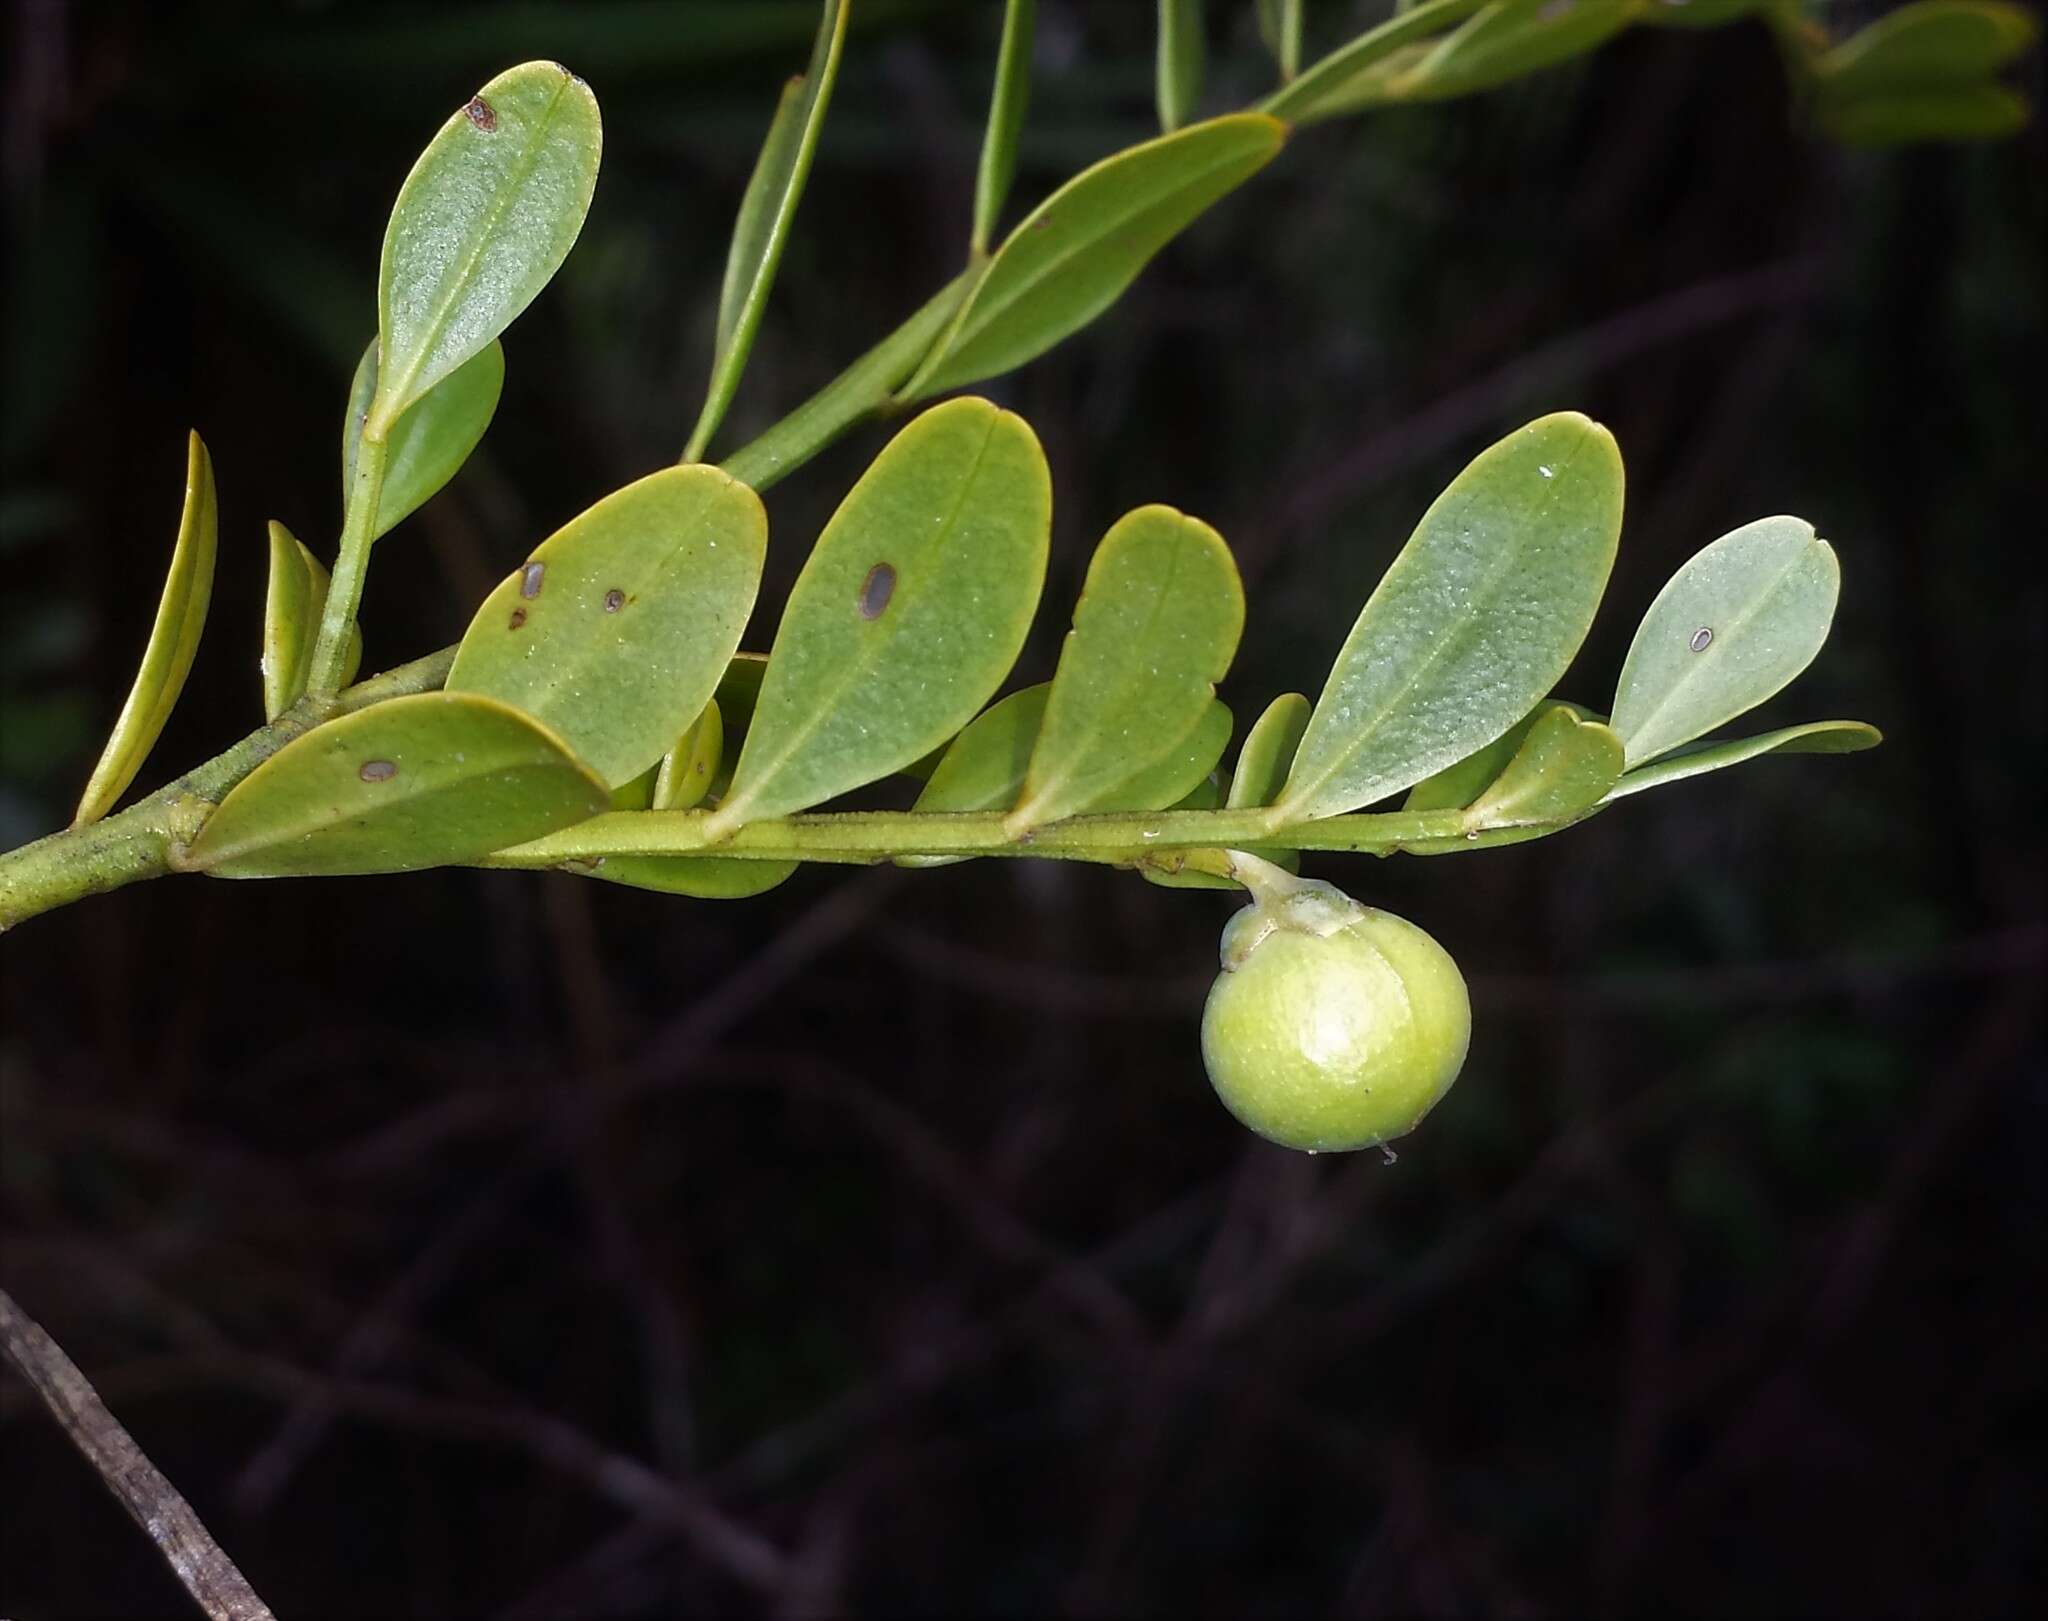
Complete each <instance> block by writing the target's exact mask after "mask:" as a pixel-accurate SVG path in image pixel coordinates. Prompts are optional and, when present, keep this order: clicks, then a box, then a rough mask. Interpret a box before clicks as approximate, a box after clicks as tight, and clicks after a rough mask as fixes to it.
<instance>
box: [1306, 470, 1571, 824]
mask: <svg viewBox="0 0 2048 1621" xmlns="http://www.w3.org/2000/svg"><path fill="white" fill-rule="evenodd" d="M1586 442H1587V440H1586V436H1585V435H1583V434H1582V435H1580V436H1579V442H1578V443H1577V444H1575V445H1574V446H1572V448H1571V449H1570V450H1569V451H1567V452H1565V453H1564V455H1562V456H1561V457H1559V459H1558V464H1557V469H1556V473H1557V476H1556V477H1555V478H1554V479H1552V480H1551V485H1550V491H1549V494H1548V496H1547V497H1546V498H1545V500H1544V502H1543V504H1542V505H1541V506H1539V507H1538V508H1537V511H1536V517H1537V518H1538V519H1540V518H1541V517H1542V515H1543V514H1545V513H1547V512H1548V511H1549V509H1550V507H1551V506H1553V505H1554V504H1555V503H1556V502H1557V500H1558V499H1559V498H1560V497H1561V496H1562V495H1563V494H1564V489H1563V484H1564V477H1565V472H1566V470H1567V469H1568V468H1569V467H1570V466H1571V464H1572V463H1573V462H1574V461H1575V460H1577V458H1578V456H1579V454H1580V452H1581V451H1583V450H1584V449H1585V448H1586ZM1532 527H1533V525H1532ZM1520 555H1521V549H1520V548H1519V547H1515V546H1506V547H1503V548H1502V549H1501V557H1500V559H1499V560H1498V561H1497V562H1496V563H1495V564H1494V566H1493V567H1492V568H1491V569H1490V570H1488V572H1487V577H1486V598H1485V600H1486V601H1487V602H1488V603H1489V604H1490V603H1491V602H1492V601H1493V599H1494V595H1495V592H1496V589H1497V587H1498V586H1499V584H1500V581H1501V578H1502V576H1503V575H1505V574H1506V573H1507V572H1508V571H1509V569H1510V568H1511V567H1512V565H1513V563H1514V561H1515V559H1516V558H1518V557H1519V556H1520ZM1393 566H1394V567H1399V566H1400V559H1399V558H1398V557H1397V558H1396V559H1395V560H1394V564H1393ZM1469 626H1470V621H1469V620H1468V628H1469ZM1465 639H1466V638H1462V637H1447V638H1439V639H1438V640H1437V642H1436V645H1435V646H1433V647H1432V648H1430V650H1429V651H1428V652H1427V653H1425V654H1424V655H1423V656H1422V658H1421V659H1420V660H1419V661H1418V662H1417V663H1416V665H1415V667H1414V669H1413V670H1412V671H1411V672H1410V674H1409V676H1408V679H1407V680H1405V681H1403V682H1401V683H1400V684H1399V685H1398V686H1397V687H1395V688H1394V689H1393V690H1392V691H1391V692H1390V693H1389V694H1388V696H1387V700H1386V702H1385V703H1383V704H1381V705H1380V706H1379V708H1378V709H1376V710H1374V711H1373V715H1372V718H1371V720H1369V721H1368V722H1367V723H1366V724H1365V725H1364V726H1362V727H1360V728H1359V729H1358V731H1357V732H1355V733H1354V734H1353V735H1354V738H1355V739H1356V741H1355V742H1354V744H1353V746H1352V748H1351V749H1350V750H1349V751H1348V752H1347V753H1344V754H1340V755H1338V756H1337V757H1336V759H1334V760H1332V761H1331V763H1330V764H1329V766H1328V767H1327V768H1326V769H1325V770H1324V771H1323V772H1322V773H1321V775H1319V776H1318V777H1316V778H1315V780H1314V782H1313V784H1312V785H1304V790H1303V792H1302V793H1300V794H1294V793H1289V792H1287V791H1285V790H1283V791H1282V793H1281V796H1280V798H1279V799H1278V800H1277V801H1276V802H1275V803H1274V806H1273V809H1275V810H1276V811H1277V810H1281V809H1283V808H1284V807H1286V806H1288V805H1289V804H1293V803H1299V802H1300V801H1301V800H1303V799H1306V798H1308V797H1309V795H1310V794H1311V793H1313V792H1319V791H1320V790H1321V789H1323V788H1324V787H1325V786H1327V785H1328V783H1329V781H1330V779H1331V778H1332V777H1334V776H1336V775H1337V772H1338V770H1339V768H1340V767H1341V766H1342V765H1343V764H1344V762H1345V761H1346V760H1347V759H1355V758H1356V757H1357V755H1358V753H1359V751H1360V750H1361V749H1362V748H1363V747H1364V745H1365V744H1366V743H1367V742H1369V741H1370V740H1371V738H1372V735H1373V733H1374V732H1375V731H1377V730H1378V728H1379V726H1380V724H1381V723H1382V722H1383V721H1385V720H1386V718H1387V716H1388V715H1389V714H1390V713H1392V711H1393V709H1394V707H1395V706H1396V705H1397V704H1399V703H1400V702H1401V700H1402V699H1404V698H1406V697H1407V696H1408V694H1409V693H1411V692H1413V691H1414V690H1415V688H1416V686H1417V685H1418V684H1419V683H1420V682H1421V681H1422V679H1423V678H1424V677H1425V676H1427V675H1428V674H1429V673H1430V672H1431V671H1432V670H1434V669H1435V668H1436V667H1437V665H1438V664H1440V663H1441V662H1442V661H1443V660H1444V659H1445V658H1447V657H1449V656H1450V652H1451V644H1452V643H1453V642H1456V641H1463V640H1465ZM1324 691H1325V694H1326V695H1327V692H1328V688H1325V689H1324ZM1539 696H1540V694H1539ZM1316 707H1317V708H1318V709H1320V708H1321V707H1322V704H1321V701H1320V700H1318V702H1317V705H1316ZM1509 724H1510V725H1512V724H1513V723H1512V722H1510V723H1509ZM1309 726H1310V728H1311V729H1313V728H1314V726H1315V717H1314V715H1311V716H1310V717H1309ZM1307 743H1308V734H1307V733H1303V735H1302V745H1303V746H1304V747H1305V746H1306V745H1307ZM1477 746H1478V747H1482V748H1483V747H1484V746H1485V745H1484V744H1479V745H1477ZM1295 758H1296V759H1299V758H1300V753H1299V751H1298V750H1297V751H1296V755H1295ZM1368 780H1370V779H1368ZM1398 787H1399V784H1392V785H1389V786H1388V787H1386V788H1384V789H1383V790H1382V792H1385V793H1393V792H1395V790H1396V789H1397V788H1398ZM1378 797H1379V796H1378V795H1377V794H1375V795H1373V796H1372V798H1378ZM1371 802H1372V799H1371V798H1369V799H1366V800H1363V801H1361V803H1364V804H1370V803H1371ZM1328 814H1332V815H1334V814H1336V813H1335V812H1330V813H1328Z"/></svg>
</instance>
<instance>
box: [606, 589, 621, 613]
mask: <svg viewBox="0 0 2048 1621" xmlns="http://www.w3.org/2000/svg"><path fill="white" fill-rule="evenodd" d="M625 605H626V593H625V592H623V591H621V590H619V589H618V588H617V587H616V586H614V587H613V588H612V589H611V590H609V591H607V592H606V593H605V594H604V611H605V612H606V613H608V614H615V613H617V612H618V611H619V610H620V609H621V608H623V607H625Z"/></svg>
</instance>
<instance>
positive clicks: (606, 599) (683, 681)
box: [448, 466, 768, 785]
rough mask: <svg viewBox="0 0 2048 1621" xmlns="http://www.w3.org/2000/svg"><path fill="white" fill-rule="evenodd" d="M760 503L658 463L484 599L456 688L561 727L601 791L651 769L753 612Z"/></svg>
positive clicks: (763, 545)
mask: <svg viewBox="0 0 2048 1621" xmlns="http://www.w3.org/2000/svg"><path fill="white" fill-rule="evenodd" d="M767 544H768V520H767V517H766V515H765V514H764V513H763V512H762V510H761V500H760V497H759V496H757V495H755V494H754V492H753V491H752V490H750V489H748V488H747V486H746V485H744V484H742V483H740V482H739V481H738V480H737V479H734V478H731V477H729V476H728V475H726V474H725V473H722V472H720V471H719V470H718V469H717V468H715V467H704V466H688V467H668V468H664V469H662V470H661V471H660V472H658V473H650V474H649V475H648V476H647V477H646V478H643V479H639V480H637V481H635V482H634V483H632V484H628V485H627V486H626V487H625V488H624V489H622V490H615V491H614V492H613V493H612V494H610V495H608V496H606V497H605V498H604V499H603V500H601V501H599V502H598V503H597V504H596V505H595V506H593V507H591V508H590V509H589V510H588V511H586V512H584V513H582V514H581V515H580V516H578V517H576V518H572V519H571V520H570V521H569V522H568V523H567V524H565V525H563V527H562V528H561V529H559V530H557V531H556V532H555V533H554V534H553V535H552V536H550V537H549V538H548V539H547V540H546V541H544V542H542V544H541V545H540V546H539V547H537V548H536V549H535V550H534V552H533V554H532V556H531V557H529V558H528V559H527V561H526V562H525V563H524V564H522V565H521V566H520V567H519V568H517V569H515V570H513V572H512V573H511V574H510V575H509V576H508V577H507V578H506V579H505V581H504V583H503V584H501V585H500V586H499V587H498V588H497V589H496V590H495V591H493V592H492V593H491V594H490V595H489V596H488V597H486V598H485V599H484V605H483V607H482V608H481V609H479V610H478V612H477V616H476V618H475V619H474V620H473V621H472V622H471V624H470V627H469V630H468V633H467V634H466V635H464V637H463V638H462V646H461V648H460V650H459V651H458V652H457V653H456V655H455V667H454V669H453V670H452V671H450V672H449V676H448V688H449V690H450V691H452V692H478V693H483V694H485V695H487V696H489V697H493V698H497V699H499V700H501V701H502V702H505V703H509V704H512V705H514V706H515V707H517V708H519V709H523V710H525V711H526V712H527V713H528V714H530V715H533V716H536V717H537V718H539V719H540V720H542V721H544V722H545V723H546V724H548V725H549V726H551V727H553V728H555V729H556V730H557V731H559V732H560V733H561V734H562V736H563V737H564V738H566V739H567V740H568V742H569V745H570V747H571V748H573V749H574V750H575V751H576V752H577V754H578V755H579V756H580V757H581V758H583V759H584V760H585V761H587V762H588V763H589V765H590V766H591V768H592V769H593V770H595V771H596V772H597V773H598V775H599V776H601V777H603V778H604V779H605V781H606V782H608V783H611V784H614V785H616V784H618V783H622V782H627V781H630V780H631V779H632V778H634V777H637V776H638V775H639V774H640V773H641V772H643V771H645V770H646V769H647V768H648V767H649V766H651V765H653V764H654V763H655V762H656V761H657V760H659V759H660V758H661V756H662V754H663V753H664V752H665V751H666V750H667V749H668V748H669V747H670V746H671V745H672V744H674V742H675V740H676V738H677V737H678V736H680V735H681V733H682V731H683V728H684V727H686V726H688V725H689V724H690V722H691V721H692V720H694V719H695V718H696V717H697V716H698V715H699V714H700V713H702V711H703V708H704V705H705V704H706V703H708V702H709V701H710V699H711V696H712V694H713V692H714V691H715V690H716V689H717V687H718V683H719V681H720V680H721V678H723V677H724V675H725V674H726V669H727V665H728V664H729V662H730V661H731V659H732V656H733V653H734V650H735V649H736V648H737V647H738V646H739V640H740V632H741V631H742V630H743V629H744V628H745V626H746V622H747V616H748V615H749V614H750V613H751V612H752V611H753V607H754V595H755V592H756V591H757V590H758V589H759V587H760V583H761V564H762V559H763V557H764V555H765V553H766V550H767Z"/></svg>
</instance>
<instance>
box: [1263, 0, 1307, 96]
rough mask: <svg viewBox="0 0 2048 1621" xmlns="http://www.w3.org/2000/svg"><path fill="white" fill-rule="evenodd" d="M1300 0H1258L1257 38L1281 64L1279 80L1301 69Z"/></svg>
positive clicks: (1284, 80)
mask: <svg viewBox="0 0 2048 1621" xmlns="http://www.w3.org/2000/svg"><path fill="white" fill-rule="evenodd" d="M1302 4H1303V0H1259V38H1260V39H1261V40H1262V41H1263V42H1264V43H1265V47H1266V49H1267V50H1269V51H1271V52H1272V53H1273V60H1274V61H1275V62H1277V63H1278V64H1279V65H1280V82H1281V83H1282V84H1287V83H1289V82H1290V81H1292V80H1293V78H1294V76H1295V75H1296V74H1298V73H1299V72H1301V22H1302V18H1301V8H1302Z"/></svg>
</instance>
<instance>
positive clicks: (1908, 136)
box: [1815, 84, 2027, 146]
mask: <svg viewBox="0 0 2048 1621" xmlns="http://www.w3.org/2000/svg"><path fill="white" fill-rule="evenodd" d="M1815 116H1816V117H1817V118H1818V119H1819V121H1820V125H1821V127H1822V128H1823V129H1824V130H1826V132H1827V133H1828V135H1829V137H1830V138H1831V139H1833V140H1836V141H1839V142H1841V143H1842V144H1843V145H1844V146H1905V145H1909V144H1911V143H1913V142H1917V141H1995V140H1998V139H2000V138H2001V137H2003V136H2006V135H2011V134H2012V133H2014V132H2015V131H2016V130H2021V129H2024V128H2025V127H2026V123H2027V103H2026V98H2025V97H2023V96H2020V95H2018V94H2016V93H2015V92H2013V91H2011V90H2008V89H2006V88H2005V86H2003V85H1998V84H1979V85H1962V86H1956V87H1953V88H1951V87H1942V88H1938V89H1933V90H1920V91H1900V92H1895V93H1892V94H1888V95H1881V96H1854V97H1839V96H1822V97H1820V98H1819V99H1818V102H1817V104H1816V107H1815Z"/></svg>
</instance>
